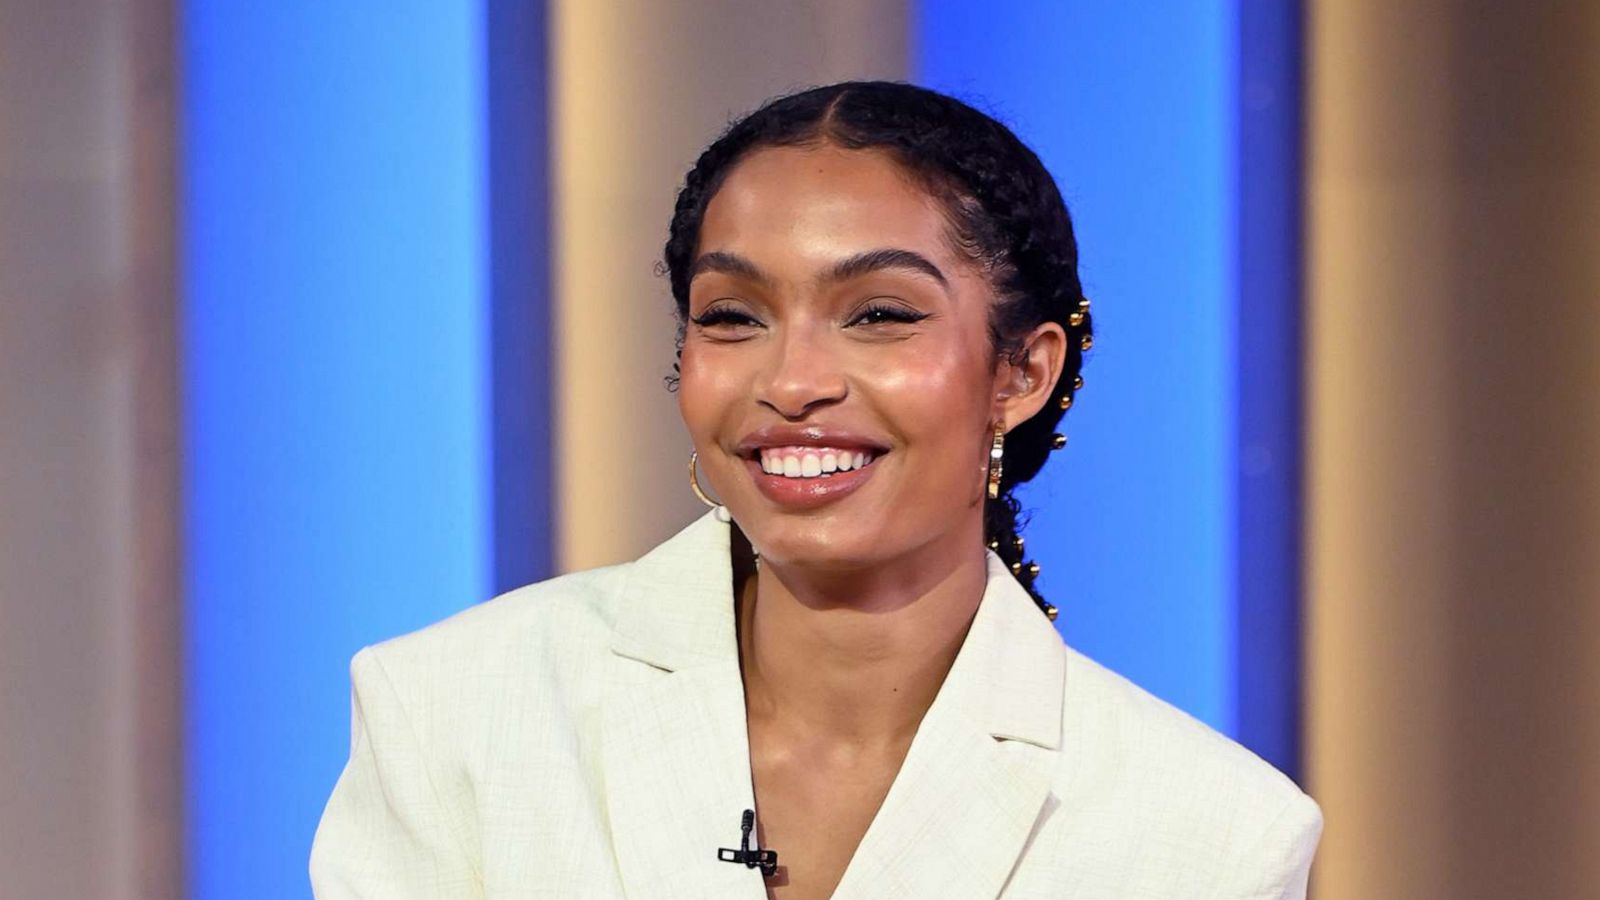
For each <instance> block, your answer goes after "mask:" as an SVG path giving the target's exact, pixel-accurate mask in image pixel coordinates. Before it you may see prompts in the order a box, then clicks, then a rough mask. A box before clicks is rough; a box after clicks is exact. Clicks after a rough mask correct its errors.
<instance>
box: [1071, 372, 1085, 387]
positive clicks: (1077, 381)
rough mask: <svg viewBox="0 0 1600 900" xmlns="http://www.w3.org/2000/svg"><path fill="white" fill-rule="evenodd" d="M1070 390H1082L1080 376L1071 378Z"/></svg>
mask: <svg viewBox="0 0 1600 900" xmlns="http://www.w3.org/2000/svg"><path fill="white" fill-rule="evenodd" d="M1072 389H1073V390H1075V391H1081V390H1083V376H1082V375H1077V376H1074V377H1073V379H1072Z"/></svg>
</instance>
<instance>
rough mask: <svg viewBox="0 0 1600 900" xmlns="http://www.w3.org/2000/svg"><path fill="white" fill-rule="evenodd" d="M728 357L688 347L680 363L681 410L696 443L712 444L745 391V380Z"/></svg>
mask: <svg viewBox="0 0 1600 900" xmlns="http://www.w3.org/2000/svg"><path fill="white" fill-rule="evenodd" d="M725 356H726V354H718V353H717V352H716V351H714V350H711V351H708V350H706V349H703V348H699V347H697V346H696V345H694V344H686V345H685V346H684V348H683V356H682V357H681V358H680V359H679V361H678V411H679V413H681V414H682V416H683V421H684V424H685V425H686V426H687V427H688V429H689V434H690V436H692V437H693V438H694V440H695V443H696V444H701V445H704V444H706V443H709V442H710V439H711V436H712V434H713V433H714V432H715V430H716V427H717V425H718V423H719V422H721V421H722V420H723V419H724V418H726V417H727V416H728V415H730V414H731V413H732V412H733V410H734V409H735V408H736V407H737V405H738V402H739V401H740V399H741V398H743V397H744V395H745V392H746V382H745V379H744V378H742V377H741V376H740V374H739V372H738V369H737V367H736V366H735V365H734V364H733V363H734V361H733V360H730V359H725V358H721V357H725Z"/></svg>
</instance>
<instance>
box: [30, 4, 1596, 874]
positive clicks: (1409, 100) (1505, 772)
mask: <svg viewBox="0 0 1600 900" xmlns="http://www.w3.org/2000/svg"><path fill="white" fill-rule="evenodd" d="M869 77H870V78H892V79H907V80H911V81H914V82H917V83H920V84H925V85H928V86H931V87H934V88H938V89H941V90H945V91H948V92H951V93H954V94H956V95H957V96H960V97H962V98H964V99H967V100H969V101H970V102H973V103H975V104H976V105H978V106H980V107H981V108H983V109H985V110H988V111H990V112H991V113H993V114H994V115H996V116H998V117H1000V118H1001V119H1002V120H1004V121H1006V122H1007V123H1008V124H1010V125H1011V126H1012V127H1013V128H1014V129H1015V130H1016V131H1017V132H1018V134H1019V135H1020V136H1021V137H1022V138H1023V139H1024V140H1025V141H1027V142H1028V143H1029V144H1030V145H1032V146H1033V147H1035V148H1036V149H1037V150H1038V151H1039V153H1040V155H1041V156H1042V157H1043V159H1044V160H1045V162H1046V163H1047V164H1048V165H1049V166H1050V167H1051V169H1052V171H1053V172H1054V173H1055V175H1056V177H1057V179H1058V181H1059V182H1060V184H1061V187H1062V190H1063V193H1064V195H1065V196H1066V198H1067V201H1068V204H1069V206H1070V208H1071V209H1072V212H1073V214H1074V217H1075V219H1076V222H1077V225H1078V229H1079V235H1080V241H1081V246H1082V261H1083V262H1082V265H1083V276H1084V281H1085V284H1086V286H1087V289H1088V293H1089V294H1090V295H1091V296H1092V297H1093V300H1094V310H1095V323H1096V332H1097V333H1096V342H1095V348H1094V350H1093V351H1092V352H1091V353H1090V354H1089V358H1088V362H1087V365H1086V368H1085V372H1084V378H1085V381H1086V387H1085V390H1084V391H1083V393H1082V395H1081V396H1080V398H1079V403H1078V404H1077V405H1076V406H1075V408H1074V409H1073V410H1072V412H1071V414H1070V415H1069V416H1068V417H1067V419H1066V420H1065V425H1066V429H1065V430H1066V431H1067V433H1068V434H1069V436H1070V440H1071V443H1070V444H1069V447H1068V449H1067V450H1066V451H1064V452H1062V453H1060V454H1057V455H1056V457H1057V458H1056V459H1055V460H1053V461H1052V464H1051V466H1050V467H1048V468H1047V470H1046V472H1045V473H1044V475H1043V476H1041V479H1040V480H1039V482H1038V483H1037V484H1035V485H1034V486H1032V487H1031V488H1030V489H1029V491H1028V493H1027V494H1026V495H1025V497H1024V502H1025V504H1026V506H1027V507H1029V508H1030V509H1031V510H1032V511H1033V514H1034V517H1033V524H1032V526H1031V527H1030V529H1029V530H1028V531H1027V535H1028V541H1029V547H1030V550H1031V551H1033V554H1034V555H1036V556H1037V557H1038V558H1039V559H1040V560H1041V561H1042V563H1043V566H1044V574H1043V576H1042V577H1041V580H1040V585H1041V586H1042V588H1043V590H1044V592H1045V593H1046V595H1047V596H1048V597H1050V599H1051V600H1052V601H1053V602H1055V603H1056V604H1058V605H1059V606H1060V607H1061V610H1062V613H1061V618H1060V621H1059V623H1058V624H1059V626H1060V627H1061V630H1062V632H1063V634H1064V635H1065V636H1066V637H1067V639H1068V640H1069V641H1071V642H1072V643H1074V644H1075V645H1076V646H1078V647H1080V648H1081V649H1083V650H1084V651H1085V652H1087V653H1089V654H1090V655H1092V656H1095V657H1097V658H1099V659H1101V660H1102V661H1104V662H1106V663H1108V664H1109V665H1111V666H1112V667H1114V668H1116V669H1118V670H1120V671H1122V672H1124V673H1126V674H1128V675H1129V676H1130V677H1132V678H1133V679H1134V680H1136V681H1138V682H1139V683H1140V684H1142V685H1144V686H1145V687H1146V688H1148V689H1150V690H1151V691H1153V692H1155V693H1156V694H1158V695H1160V696H1162V697H1165V698H1167V699H1169V700H1171V701H1172V702H1174V703H1176V704H1177V705H1179V706H1180V707H1182V708H1184V709H1186V710H1188V711H1190V712H1191V713H1193V714H1194V715H1196V716H1198V717H1200V718H1202V719H1204V720H1205V721H1207V722H1209V723H1210V724H1212V725H1213V726H1215V727H1217V728H1219V729H1221V730H1222V731H1224V732H1227V733H1229V734H1231V735H1233V736H1235V737H1236V738H1238V739H1239V740H1241V741H1243V742H1244V743H1245V744H1247V745H1248V746H1250V747H1251V748H1252V749H1254V750H1255V751H1256V752H1258V753H1260V754H1261V755H1262V756H1263V757H1265V758H1267V759H1268V760H1270V761H1271V762H1273V763H1274V764H1276V765H1278V766H1279V767H1280V768H1282V769H1284V770H1285V771H1286V772H1288V773H1290V774H1291V775H1292V776H1293V777H1295V778H1296V779H1297V780H1298V781H1299V782H1300V783H1301V784H1303V785H1304V786H1305V787H1306V788H1307V789H1308V790H1309V791H1310V792H1311V794H1312V795H1313V796H1314V797H1316V798H1317V799H1318V800H1319V801H1320V802H1321V804H1322V806H1323V809H1324V812H1325V815H1326V819H1327V825H1326V832H1325V835H1324V839H1323V844H1322V849H1321V852H1320V854H1319V857H1318V860H1317V864H1316V867H1315V869H1314V879H1313V880H1314V892H1315V894H1316V896H1318V897H1321V898H1328V900H1344V898H1352V900H1354V898H1391V897H1392V898H1506V897H1540V898H1544V897H1552V898H1568V897H1571V898H1577V897H1594V896H1597V893H1596V887H1595V886H1596V885H1600V661H1597V660H1600V3H1594V2H1582V0H1572V2H1549V3H1526V4H1486V3H1472V2H1467V0H1460V2H1447V0H1417V2H1407V3H1398V4H1397V3H1388V2H1379V0H1308V2H1305V3H1296V2H1288V0H1279V2H1273V0H1260V2H1252V0H1184V2H1175V3H1168V4H1155V5H1151V4H1132V3H1123V2H1116V0H1093V2H1091V0H1062V2H1048V0H1031V2H1030V0H992V2H987V3H984V4H981V5H980V4H977V3H972V2H956V0H789V2H780V0H771V2H736V0H632V2H626V0H587V2H585V0H547V2H540V0H449V2H446V0H428V2H415V0H410V2H393V0H390V2H375V0H319V2H310V0H279V2H274V3H258V4H247V3H233V2H223V0H0V897H4V898H7V900H9V898H36V897H37V898H57V897H60V898H100V897H104V898H127V900H133V898H140V900H143V898H170V897H180V896H191V897H205V898H222V897H227V898H257V897H260V898H282V897H304V896H307V895H308V894H309V888H308V887H307V881H306V875H305V868H306V858H307V854H308V852H309V848H310V842H311V837H312V833H313V831H314V829H315V826H316V822H317V819H318V817H319V815H320V813H321V809H322V804H323V802H324V801H325V800H326V797H327V794H328V792H329V790H330V789H331V787H332V785H333V782H334V780H335V778H336V777H337V775H338V773H339V770H340V768H341V766H342V765H343V762H344V758H345V754H346V751H347V747H348V739H349V730H348V729H349V724H348V715H349V694H348V681H347V669H346V666H347V664H348V661H349V658H350V656H351V655H352V654H353V653H354V652H355V651H356V650H357V649H358V648H359V647H361V646H363V645H364V644H368V643H372V642H374V641H378V640H382V639H384V638H386V637H390V636H393V635H396V634H399V633H401V632H404V631H407V630H410V629H413V628H416V627H419V626H421V625H424V624H426V623H428V622H430V621H434V620H436V619H438V618H441V617H443V616H445V615H448V614H450V613H452V612H454V611H457V610H459V609H462V608H464V607H466V606H468V605H470V604H473V603H476V602H481V601H482V600H484V599H486V598H488V597H490V596H491V595H493V594H495V593H497V592H500V591H502V590H505V589H508V588H510V587H514V586H516V585H519V584H523V583H527V582H529V581H534V580H537V579H540V578H544V577H547V576H549V575H552V574H555V573H558V572H562V571H568V570H571V569H575V568H583V567H588V566H594V565H601V564H606V563H612V562H617V561H621V560H626V559H629V558H632V557H634V556H636V555H637V554H639V553H640V552H642V551H643V550H644V549H646V548H647V547H649V546H651V545H653V544H654V543H656V542H658V541H659V540H661V539H662V538H665V537H666V536H668V535H669V534H671V533H672V532H673V531H675V530H676V529H677V528H678V527H679V526H681V525H682V524H683V523H685V522H687V521H688V520H689V519H690V518H692V517H693V516H695V515H697V514H698V512H699V510H700V507H699V506H698V504H697V502H696V501H695V500H694V498H693V496H692V495H691V494H690V492H689V489H688V486H687V485H686V484H685V483H684V478H683V466H684V462H685V460H686V458H687V455H688V452H689V443H688V440H687V437H686V436H685V435H684V433H683V432H682V429H681V425H680V424H679V421H678V415H677V410H676V404H675V400H674V398H673V396H672V395H671V394H669V393H668V392H667V391H666V390H665V388H664V385H663V378H664V376H665V375H667V374H669V373H670V371H671V362H672V335H673V325H672V318H671V303H670V300H669V294H668V288H667V285H666V282H665V280H664V279H663V278H661V277H659V276H657V275H656V274H655V271H654V264H655V261H656V259H657V258H658V256H659V250H660V247H661V244H662V242H663V241H664V239H665V235H666V225H667V220H668V216H669V214H670V210H671V206H672V202H673V198H674V195H675V191H676V188H677V186H678V183H679V180H680V179H681V177H682V175H683V173H684V171H685V170H686V169H687V167H688V166H689V164H690V163H691V162H692V161H693V159H694V157H695V156H696V154H697V153H698V151H699V150H700V148H701V147H702V146H704V144H706V143H707V142H708V141H709V140H710V139H711V138H712V137H713V136H715V134H716V133H717V132H718V131H719V129H720V128H722V127H723V126H724V125H725V124H726V123H727V122H728V120H729V119H730V117H733V116H735V115H737V114H739V113H740V112H743V111H746V110H748V109H750V108H752V107H753V106H755V105H757V104H759V103H760V102H761V101H762V100H764V99H766V98H768V97H771V96H773V95H775V94H778V93H782V92H785V91H788V90H791V89H794V88H799V87H803V86H807V85H811V84H816V83H823V82H828V81H833V80H839V79H846V78H869Z"/></svg>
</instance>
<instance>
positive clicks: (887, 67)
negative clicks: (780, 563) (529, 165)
mask: <svg viewBox="0 0 1600 900" xmlns="http://www.w3.org/2000/svg"><path fill="white" fill-rule="evenodd" d="M908 27H909V25H908V22H907V10H906V2H905V0H812V2H778V3H745V2H738V0H716V2H705V0H598V2H589V0H559V2H556V3H553V4H551V29H550V33H551V41H552V53H551V59H552V65H553V69H552V77H553V79H554V93H553V98H554V99H553V103H552V120H553V138H552V140H553V148H554V152H553V161H552V170H553V171H552V182H553V188H554V194H555V204H554V215H553V217H552V221H551V229H550V230H551V234H552V235H553V236H554V239H555V246H554V248H553V250H554V253H553V259H554V260H555V265H554V269H555V272H554V276H555V277H554V283H555V292H556V293H555V302H554V303H553V304H552V305H553V307H554V309H555V310H556V324H555V328H554V329H553V334H554V341H553V343H554V346H555V348H556V353H557V359H556V361H555V366H554V370H555V372H556V377H557V381H558V383H557V385H556V391H555V405H556V409H557V413H556V429H555V433H556V434H557V435H558V438H557V445H556V452H557V465H556V472H555V479H556V484H557V485H558V490H557V493H556V497H557V506H558V509H557V512H556V521H557V522H558V523H559V525H558V528H557V532H558V533H557V535H556V539H557V543H558V551H557V559H558V564H559V565H560V567H561V568H562V569H564V570H571V569H577V568H586V567H589V566H595V565H600V564H604V563H611V562H618V561H621V560H625V559H629V558H632V557H634V556H637V555H638V554H639V553H641V552H643V551H644V550H646V549H648V548H649V547H650V546H651V545H653V544H655V543H656V542H658V541H659V540H661V539H662V538H665V537H667V536H668V535H670V534H671V533H672V532H673V531H675V530H676V529H677V528H678V527H679V526H680V525H682V524H683V523H685V522H687V521H688V520H689V519H690V518H691V517H693V516H695V515H697V514H698V513H699V512H701V511H703V510H704V507H702V506H701V505H700V504H699V501H697V500H695V498H694V496H693V495H692V494H691V493H690V491H689V485H688V481H687V476H686V474H685V469H684V466H685V464H686V463H687V462H688V459H689V450H690V444H689V438H688V435H687V434H686V433H685V432H684V430H683V426H682V424H681V423H680V421H679V418H678V410H677V401H676V398H674V397H673V395H672V394H670V393H668V392H667V390H666V388H665V387H664V386H663V379H664V378H665V377H666V376H667V375H669V374H671V372H672V362H673V333H674V332H673V329H674V323H673V318H672V300H671V292H670V291H669V289H668V286H667V281H666V279H665V278H664V277H660V276H657V275H656V274H655V265H656V263H657V261H658V260H659V259H660V258H661V247H662V244H663V243H665V241H666V236H667V223H668V219H669V218H670V216H671V213H672V204H673V200H674V198H675V196H676V193H677V189H678V186H679V183H680V181H681V180H682V178H683V174H684V172H686V171H687V169H688V167H689V166H690V164H692V163H693V162H694V159H695V156H696V155H697V154H698V153H699V151H700V150H701V148H702V147H703V146H704V145H705V144H707V143H709V142H710V140H711V139H712V138H713V137H714V136H715V135H716V134H717V133H718V132H719V131H721V129H722V128H723V127H724V126H725V125H726V124H727V123H728V121H729V119H730V118H731V117H733V116H735V115H737V114H739V113H741V112H744V111H747V110H749V109H752V108H754V107H755V106H757V105H759V104H760V103H761V101H762V100H764V99H766V98H768V97H771V96H774V95H776V94H779V93H783V92H785V91H788V90H791V89H794V88H798V87H804V86H808V85H811V84H821V83H826V82H830V81H837V80H841V79H846V78H904V77H906V74H907V70H906V66H907V62H906V57H907V30H908Z"/></svg>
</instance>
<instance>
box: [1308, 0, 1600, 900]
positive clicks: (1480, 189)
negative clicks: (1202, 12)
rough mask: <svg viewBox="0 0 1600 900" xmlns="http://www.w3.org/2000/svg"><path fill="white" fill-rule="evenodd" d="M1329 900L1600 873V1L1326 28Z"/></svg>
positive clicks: (1317, 355) (1317, 501)
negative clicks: (1599, 4)
mask: <svg viewBox="0 0 1600 900" xmlns="http://www.w3.org/2000/svg"><path fill="white" fill-rule="evenodd" d="M1309 41H1310V54H1311V63H1310V79H1309V96H1308V113H1309V129H1310V131H1309V135H1308V145H1307V146H1308V151H1309V173H1308V201H1309V203H1308V228H1309V232H1308V245H1307V246H1308V254H1309V259H1308V290H1309V315H1308V329H1309V333H1308V345H1307V346H1308V353H1309V361H1308V364H1309V376H1308V390H1309V398H1308V401H1309V406H1308V408H1309V417H1310V418H1309V432H1308V479H1309V481H1308V492H1309V493H1308V497H1309V503H1308V512H1309V516H1310V521H1309V522H1308V532H1307V535H1308V554H1309V557H1308V566H1309V571H1308V579H1307V585H1308V604H1309V609H1308V624H1309V629H1310V634H1309V640H1308V645H1307V646H1308V657H1309V658H1308V687H1307V690H1308V716H1307V722H1308V730H1309V733H1308V735H1307V746H1308V751H1309V760H1308V762H1309V766H1308V774H1309V778H1310V783H1311V789H1312V793H1313V794H1314V795H1315V796H1316V797H1317V798H1318V799H1319V800H1320V801H1321V802H1322V803H1323V806H1324V809H1325V812H1326V815H1327V823H1328V824H1327V830H1326V833H1325V836H1324V843H1323V847H1322V851H1321V854H1320V856H1319V861H1318V864H1317V871H1316V887H1317V891H1318V896H1319V897H1321V898H1323V900H1343V898H1351V900H1355V898H1363V900H1365V898H1390V897H1393V898H1402V897H1403V898H1433V897H1437V898H1477V897H1482V898H1504V897H1579V896H1589V895H1591V894H1592V892H1593V891H1594V889H1595V885H1597V884H1600V462H1597V461H1600V53H1597V52H1596V48H1597V47H1600V6H1597V5H1595V4H1581V3H1564V4H1556V3H1549V4H1467V3H1453V2H1441V0H1432V2H1417V3H1399V4H1397V3H1390V2H1381V0H1349V2H1347V0H1324V2H1320V3H1316V4H1313V7H1312V12H1311V28H1310V38H1309Z"/></svg>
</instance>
